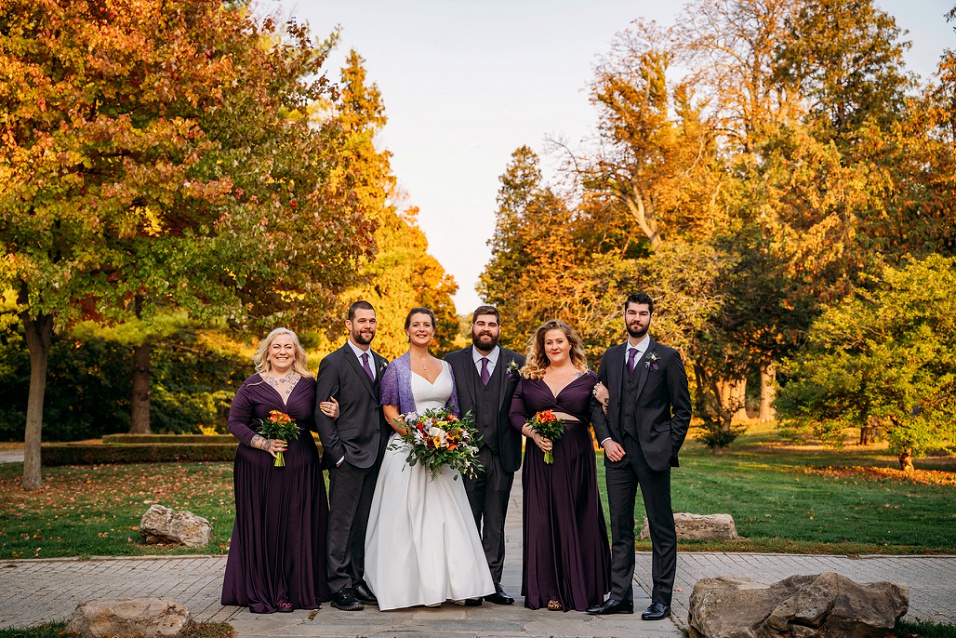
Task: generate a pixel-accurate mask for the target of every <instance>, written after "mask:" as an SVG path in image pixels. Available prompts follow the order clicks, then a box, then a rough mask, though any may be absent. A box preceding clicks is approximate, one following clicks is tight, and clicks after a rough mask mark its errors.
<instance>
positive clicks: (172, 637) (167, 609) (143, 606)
mask: <svg viewBox="0 0 956 638" xmlns="http://www.w3.org/2000/svg"><path fill="white" fill-rule="evenodd" d="M191 624H192V615H191V614H190V613H189V610H188V609H186V608H185V607H183V606H182V605H180V604H179V603H178V602H176V601H175V600H173V599H171V598H114V599H109V600H93V601H89V602H85V603H81V604H79V605H77V607H76V610H75V611H74V612H73V616H72V617H70V622H69V623H68V624H67V626H66V630H67V631H70V632H74V633H78V634H81V635H83V636H90V637H92V638H105V637H106V636H126V637H129V638H181V637H183V636H186V635H187V633H188V632H189V627H190V625H191Z"/></svg>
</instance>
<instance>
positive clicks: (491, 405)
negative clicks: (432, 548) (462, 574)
mask: <svg viewBox="0 0 956 638" xmlns="http://www.w3.org/2000/svg"><path fill="white" fill-rule="evenodd" d="M473 351H474V346H468V347H467V348H464V349H463V350H456V351H455V352H449V353H448V354H447V355H446V356H445V360H446V361H447V362H448V363H449V364H450V365H451V367H452V371H453V372H454V374H455V380H456V382H457V384H458V403H459V406H458V407H459V409H460V410H461V413H462V414H465V413H466V412H469V411H470V412H472V413H473V414H474V416H475V425H476V427H477V428H478V432H479V433H480V434H481V436H482V440H481V443H480V444H479V446H478V460H479V461H480V462H481V464H482V466H483V467H484V468H485V470H484V472H482V473H480V474H479V475H478V476H477V477H476V478H466V479H464V482H465V492H466V493H467V494H468V502H469V503H470V504H471V511H472V514H474V516H475V524H476V525H477V526H478V532H479V534H480V535H481V543H482V547H483V548H484V550H485V558H486V559H487V561H488V568H489V569H490V570H491V578H492V580H494V582H495V584H496V585H498V584H500V583H501V571H502V567H503V565H504V556H505V538H504V535H505V516H506V515H507V513H508V500H509V499H510V497H511V485H512V483H513V482H514V473H515V471H516V470H517V469H518V468H519V467H521V433H520V432H518V431H517V430H515V429H514V428H513V427H511V424H510V422H509V420H508V410H509V409H510V408H511V397H512V395H514V391H515V387H516V386H517V385H518V373H517V372H509V371H508V368H509V366H510V364H511V362H514V363H515V365H517V366H519V367H521V366H523V365H524V363H525V358H524V356H523V355H520V354H518V353H517V352H514V351H512V350H506V349H505V348H501V351H500V352H499V354H498V363H497V364H496V365H495V370H494V372H493V373H492V375H491V378H490V379H489V380H488V385H487V386H485V385H483V384H482V383H481V377H480V376H479V375H478V370H477V368H476V367H475V362H474V358H473V355H472V353H473Z"/></svg>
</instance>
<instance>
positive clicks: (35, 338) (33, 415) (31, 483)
mask: <svg viewBox="0 0 956 638" xmlns="http://www.w3.org/2000/svg"><path fill="white" fill-rule="evenodd" d="M20 320H21V321H22V322H23V331H24V332H25V333H26V337H27V349H28V350H29V351H30V392H29V394H28V396H27V423H26V428H25V429H24V432H23V478H22V479H21V481H20V487H22V488H23V489H25V490H38V489H40V488H41V487H43V473H42V469H41V467H42V466H41V460H40V441H41V440H42V436H43V397H44V395H45V394H46V371H47V364H48V362H49V359H50V338H51V337H52V335H53V316H52V315H43V314H41V315H39V316H37V317H36V318H30V316H29V315H27V313H25V312H24V313H21V314H20Z"/></svg>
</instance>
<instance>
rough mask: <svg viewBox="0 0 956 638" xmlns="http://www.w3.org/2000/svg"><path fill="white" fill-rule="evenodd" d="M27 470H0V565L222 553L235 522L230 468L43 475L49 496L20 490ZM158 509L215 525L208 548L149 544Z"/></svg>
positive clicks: (14, 466)
mask: <svg viewBox="0 0 956 638" xmlns="http://www.w3.org/2000/svg"><path fill="white" fill-rule="evenodd" d="M22 472H23V464H22V463H5V464H0V558H52V557H58V556H84V557H85V556H139V555H148V554H210V553H212V554H215V553H223V552H225V551H226V550H227V549H228V543H229V537H230V536H231V535H232V523H233V518H234V517H235V511H234V505H233V496H232V464H231V463H183V464H176V463H156V464H151V465H146V464H138V465H99V466H66V467H47V468H43V486H44V487H43V489H42V490H36V491H30V492H27V491H24V490H22V489H21V488H20V486H19V481H20V475H21V474H22ZM152 503H159V504H160V505H164V506H166V507H172V508H174V509H184V510H189V511H191V512H193V513H194V514H198V515H199V516H202V517H204V518H207V519H209V522H210V523H212V528H213V532H212V538H211V541H210V543H209V545H208V546H206V547H204V548H196V549H178V548H172V547H161V546H156V545H144V544H142V542H141V538H140V535H139V529H138V526H139V521H140V519H141V518H142V516H143V513H145V512H146V510H147V509H149V506H150V505H151V504H152Z"/></svg>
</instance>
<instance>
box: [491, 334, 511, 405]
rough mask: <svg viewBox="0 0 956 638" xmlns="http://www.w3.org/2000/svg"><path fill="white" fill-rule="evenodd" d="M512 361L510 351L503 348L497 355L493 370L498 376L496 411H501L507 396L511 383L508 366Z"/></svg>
mask: <svg viewBox="0 0 956 638" xmlns="http://www.w3.org/2000/svg"><path fill="white" fill-rule="evenodd" d="M512 361H514V355H513V354H512V353H511V351H510V350H505V349H504V348H502V349H501V351H500V352H499V353H498V366H497V367H496V368H495V369H496V370H497V371H498V372H499V374H500V375H501V376H500V377H498V411H499V412H500V411H501V408H502V406H504V403H505V395H506V394H508V382H509V381H511V373H510V372H508V366H509V365H511V362H512ZM498 368H500V370H498Z"/></svg>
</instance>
